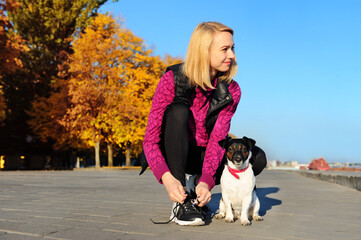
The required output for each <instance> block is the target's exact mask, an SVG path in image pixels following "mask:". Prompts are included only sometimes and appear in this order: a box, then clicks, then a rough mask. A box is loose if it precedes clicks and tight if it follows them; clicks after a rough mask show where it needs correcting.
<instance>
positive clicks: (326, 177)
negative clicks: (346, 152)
mask: <svg viewBox="0 0 361 240" xmlns="http://www.w3.org/2000/svg"><path fill="white" fill-rule="evenodd" d="M297 173H299V174H301V175H302V176H305V177H309V178H314V179H318V180H321V181H326V182H331V183H336V184H339V185H342V186H345V187H349V188H352V189H356V190H357V191H361V176H354V175H342V174H330V173H327V172H324V173H323V172H318V171H316V172H313V171H297Z"/></svg>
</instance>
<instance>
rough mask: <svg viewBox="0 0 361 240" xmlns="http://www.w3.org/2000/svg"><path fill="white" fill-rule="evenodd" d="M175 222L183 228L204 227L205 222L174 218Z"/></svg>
mask: <svg viewBox="0 0 361 240" xmlns="http://www.w3.org/2000/svg"><path fill="white" fill-rule="evenodd" d="M174 222H175V223H176V224H178V225H181V226H202V225H204V224H205V222H204V221H203V220H202V219H201V218H196V219H194V220H193V221H182V220H178V219H177V218H174Z"/></svg>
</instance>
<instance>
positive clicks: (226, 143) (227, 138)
mask: <svg viewBox="0 0 361 240" xmlns="http://www.w3.org/2000/svg"><path fill="white" fill-rule="evenodd" d="M231 139H232V138H231V137H229V136H227V137H226V138H225V139H223V140H221V141H219V142H218V144H219V146H221V147H222V148H223V149H226V147H227V145H228V143H229V141H230V140H231Z"/></svg>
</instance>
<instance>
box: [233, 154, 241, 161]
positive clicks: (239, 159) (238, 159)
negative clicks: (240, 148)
mask: <svg viewBox="0 0 361 240" xmlns="http://www.w3.org/2000/svg"><path fill="white" fill-rule="evenodd" d="M234 160H235V161H236V162H240V161H242V157H241V156H240V155H236V156H234Z"/></svg>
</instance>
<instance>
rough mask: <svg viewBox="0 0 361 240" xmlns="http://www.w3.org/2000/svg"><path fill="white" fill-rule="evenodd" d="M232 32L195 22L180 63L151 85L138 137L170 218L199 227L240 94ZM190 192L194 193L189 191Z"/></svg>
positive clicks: (210, 24)
mask: <svg viewBox="0 0 361 240" xmlns="http://www.w3.org/2000/svg"><path fill="white" fill-rule="evenodd" d="M236 72H237V62H236V57H235V53H234V43H233V30H232V29H231V28H229V27H227V26H225V25H223V24H221V23H217V22H204V23H201V24H199V25H198V26H197V27H196V28H195V30H194V32H193V34H192V36H191V39H190V42H189V45H188V51H187V55H186V58H185V61H184V63H183V64H178V65H175V66H171V67H169V68H168V69H167V71H166V73H165V74H164V75H163V76H162V78H161V79H160V81H159V84H158V86H157V89H156V92H155V95H154V98H153V102H152V108H151V111H150V114H149V119H148V125H147V129H146V133H145V137H144V143H143V147H144V154H145V156H146V159H147V161H148V164H149V166H150V168H151V170H152V171H153V173H154V175H155V177H156V178H157V179H158V181H159V182H160V183H162V184H164V186H165V188H166V190H167V192H168V195H169V198H170V199H171V200H172V201H173V202H174V205H173V210H172V216H171V220H174V221H175V222H176V223H177V224H180V225H203V224H204V217H203V215H202V213H201V211H200V208H201V207H203V206H205V205H206V204H207V203H209V201H210V200H211V192H210V191H211V189H212V188H213V187H214V185H215V174H216V171H217V169H218V167H219V166H220V163H221V161H222V157H223V155H224V149H222V148H221V147H220V146H219V144H218V142H219V141H220V140H222V139H224V138H225V137H226V136H227V135H228V133H229V129H230V123H231V118H232V116H233V115H234V113H235V111H236V108H237V105H238V103H239V100H240V97H241V90H240V88H239V86H238V84H237V83H236V82H235V81H233V80H232V78H233V77H234V76H235V75H236ZM193 192H195V194H194V193H193Z"/></svg>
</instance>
